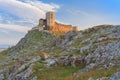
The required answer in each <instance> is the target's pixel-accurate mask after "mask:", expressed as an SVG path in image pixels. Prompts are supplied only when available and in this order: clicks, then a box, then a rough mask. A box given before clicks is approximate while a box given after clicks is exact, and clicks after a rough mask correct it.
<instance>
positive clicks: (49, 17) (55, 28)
mask: <svg viewBox="0 0 120 80" xmlns="http://www.w3.org/2000/svg"><path fill="white" fill-rule="evenodd" d="M37 28H38V29H39V31H41V30H48V31H51V32H64V33H66V32H68V31H75V32H77V31H78V27H77V26H72V25H66V24H61V23H58V22H56V21H55V13H54V12H47V13H46V19H40V20H39V24H38V26H37Z"/></svg>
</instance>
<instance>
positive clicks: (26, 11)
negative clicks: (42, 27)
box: [0, 0, 60, 26]
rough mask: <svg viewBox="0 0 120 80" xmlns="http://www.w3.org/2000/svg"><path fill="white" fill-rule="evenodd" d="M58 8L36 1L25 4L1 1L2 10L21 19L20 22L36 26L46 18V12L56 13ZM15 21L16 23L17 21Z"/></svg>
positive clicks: (17, 1) (55, 5) (16, 1)
mask: <svg viewBox="0 0 120 80" xmlns="http://www.w3.org/2000/svg"><path fill="white" fill-rule="evenodd" d="M58 8H60V7H59V5H57V4H46V3H43V2H41V1H36V0H32V1H31V0H26V1H25V2H22V1H19V0H0V9H1V10H2V11H4V12H6V14H10V15H12V16H14V17H17V18H19V19H20V20H18V22H19V21H22V20H23V21H25V22H28V23H30V24H34V26H35V25H37V24H38V20H39V19H40V18H44V17H45V12H47V11H55V10H56V9H58ZM10 17H11V16H10ZM7 18H8V17H6V19H7ZM13 21H14V22H15V20H13ZM9 23H10V22H9ZM12 23H13V22H12Z"/></svg>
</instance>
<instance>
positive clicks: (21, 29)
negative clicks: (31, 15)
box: [0, 24, 31, 33]
mask: <svg viewBox="0 0 120 80" xmlns="http://www.w3.org/2000/svg"><path fill="white" fill-rule="evenodd" d="M0 28H4V29H9V30H13V31H18V32H24V33H26V32H27V31H28V30H30V29H31V27H26V26H19V25H10V24H0ZM2 32H5V31H2Z"/></svg>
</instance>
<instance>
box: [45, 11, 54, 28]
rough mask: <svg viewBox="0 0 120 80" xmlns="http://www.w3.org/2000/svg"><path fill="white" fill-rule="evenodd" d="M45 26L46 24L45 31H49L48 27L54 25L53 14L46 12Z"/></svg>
mask: <svg viewBox="0 0 120 80" xmlns="http://www.w3.org/2000/svg"><path fill="white" fill-rule="evenodd" d="M46 22H47V23H46V24H47V30H50V27H52V26H53V25H54V24H55V13H54V12H47V13H46Z"/></svg>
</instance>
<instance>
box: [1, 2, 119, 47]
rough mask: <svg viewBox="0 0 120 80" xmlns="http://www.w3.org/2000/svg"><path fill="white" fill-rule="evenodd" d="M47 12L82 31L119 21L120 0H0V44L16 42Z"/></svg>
mask: <svg viewBox="0 0 120 80" xmlns="http://www.w3.org/2000/svg"><path fill="white" fill-rule="evenodd" d="M48 11H55V12H56V20H57V21H59V22H62V23H66V24H69V23H70V24H72V25H78V26H79V29H82V30H83V29H87V28H89V27H92V26H95V25H101V24H115V25H119V23H120V0H0V45H3V44H10V45H13V44H16V43H17V42H18V41H19V40H20V39H21V38H22V37H24V35H25V34H26V33H27V31H28V30H30V29H31V28H32V27H35V26H36V25H37V24H38V20H39V19H40V18H44V17H45V13H46V12H48Z"/></svg>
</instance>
